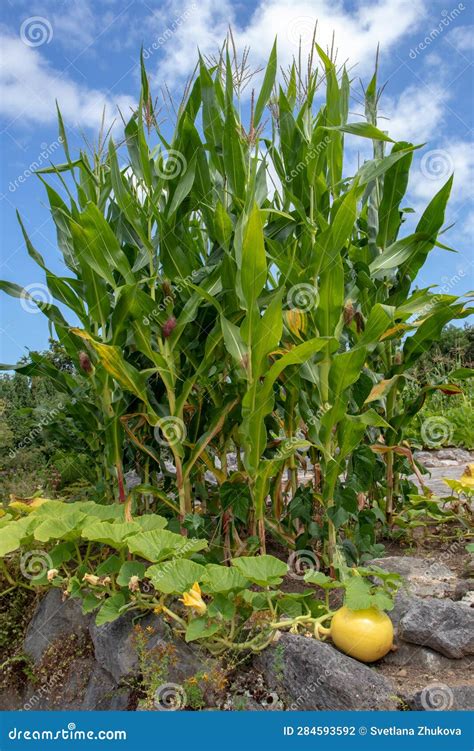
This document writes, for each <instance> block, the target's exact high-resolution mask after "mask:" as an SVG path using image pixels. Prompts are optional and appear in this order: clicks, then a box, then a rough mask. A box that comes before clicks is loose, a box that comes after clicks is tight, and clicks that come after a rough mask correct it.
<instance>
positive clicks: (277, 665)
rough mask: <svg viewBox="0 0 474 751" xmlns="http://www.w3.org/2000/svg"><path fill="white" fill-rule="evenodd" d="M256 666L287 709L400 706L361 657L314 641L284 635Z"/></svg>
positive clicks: (386, 682) (387, 685)
mask: <svg viewBox="0 0 474 751" xmlns="http://www.w3.org/2000/svg"><path fill="white" fill-rule="evenodd" d="M254 665H255V667H256V668H257V669H258V670H260V671H261V672H262V674H263V677H264V679H265V682H266V683H267V684H268V686H269V687H270V688H271V689H272V690H273V691H276V692H277V693H278V696H279V697H280V698H281V699H283V700H284V701H285V702H286V704H287V707H288V709H290V710H299V709H317V710H339V709H347V710H349V709H368V710H371V709H397V706H398V703H397V697H396V696H395V689H394V686H393V684H392V683H391V682H390V681H389V680H388V679H387V678H384V677H383V676H381V675H380V674H378V673H377V672H376V670H375V669H373V668H369V667H367V666H366V665H364V664H362V663H361V662H358V661H357V660H354V659H352V657H348V656H347V655H344V654H342V653H341V652H338V650H337V649H335V648H334V647H333V646H331V645H330V644H325V643H323V642H320V641H317V640H316V639H310V638H306V637H304V636H296V635H293V634H282V636H281V637H280V639H279V641H278V643H277V644H275V645H273V646H271V647H269V648H268V649H266V650H265V651H264V652H262V653H261V654H259V655H258V657H257V658H256V659H255V662H254Z"/></svg>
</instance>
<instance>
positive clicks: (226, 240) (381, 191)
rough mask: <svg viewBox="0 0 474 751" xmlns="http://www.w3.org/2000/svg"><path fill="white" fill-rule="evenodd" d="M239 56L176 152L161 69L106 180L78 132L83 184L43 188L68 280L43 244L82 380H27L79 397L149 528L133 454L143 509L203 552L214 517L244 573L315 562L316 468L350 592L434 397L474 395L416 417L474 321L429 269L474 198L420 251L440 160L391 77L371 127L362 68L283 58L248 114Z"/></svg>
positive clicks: (182, 114)
mask: <svg viewBox="0 0 474 751" xmlns="http://www.w3.org/2000/svg"><path fill="white" fill-rule="evenodd" d="M233 55H234V53H233V52H232V45H231V44H226V45H225V46H224V49H223V52H222V55H221V56H220V57H219V60H218V61H216V62H215V63H214V62H212V63H209V62H206V61H205V60H203V59H202V58H200V59H199V61H198V65H197V68H196V73H195V76H194V79H193V81H192V82H191V85H190V86H189V87H188V88H187V89H186V93H185V96H184V98H183V101H182V103H181V106H180V107H179V109H178V112H177V116H176V122H175V123H174V125H173V131H172V133H171V135H170V134H169V133H168V132H167V131H166V132H165V131H164V130H163V128H162V127H161V126H159V125H158V123H157V117H156V114H155V112H154V105H153V97H152V94H151V92H150V86H149V81H148V77H147V73H146V70H145V67H144V63H143V57H142V60H141V93H140V99H139V102H138V106H137V109H136V111H135V112H134V113H133V114H132V116H131V118H130V120H129V121H128V122H127V123H126V124H125V128H124V143H123V144H122V145H120V146H117V145H116V144H115V143H114V141H113V139H112V138H108V139H104V138H101V139H100V145H99V149H98V151H97V153H95V154H94V155H93V157H92V159H91V158H89V157H88V156H87V155H86V153H85V152H80V153H79V154H78V156H77V157H76V158H73V156H72V155H71V154H70V150H69V147H68V142H67V137H66V132H65V128H64V124H63V122H62V118H61V116H60V114H59V127H60V132H61V136H62V142H63V145H64V150H65V156H66V161H65V162H64V163H63V164H60V165H57V166H53V167H49V168H47V169H43V170H40V171H39V177H40V179H41V180H42V181H43V182H44V183H45V187H46V191H47V195H48V200H49V204H50V209H51V214H52V218H53V221H54V222H55V225H56V229H57V237H58V246H59V248H60V250H61V252H62V255H63V259H64V262H65V264H66V267H67V269H68V271H67V276H57V275H55V274H53V273H52V272H50V271H49V270H48V268H47V266H46V265H45V261H44V259H43V257H42V256H41V255H40V253H39V251H37V250H36V249H35V248H34V247H33V245H32V243H31V241H30V240H29V238H28V236H27V234H26V231H25V230H24V227H23V225H22V230H23V234H24V237H25V242H26V246H27V250H28V252H29V254H30V256H31V257H32V258H33V259H34V260H35V261H36V263H37V264H38V265H39V267H40V268H41V269H42V271H43V272H44V273H45V274H46V283H47V285H48V289H49V291H50V294H51V296H52V298H54V300H55V301H56V302H57V303H61V305H62V306H63V307H65V308H67V309H68V310H69V312H70V319H69V320H66V318H65V316H64V315H63V313H62V312H61V311H60V310H59V308H58V306H57V304H56V303H54V304H53V303H51V304H48V303H44V302H41V301H39V300H38V301H36V304H37V305H38V307H39V308H40V309H41V311H42V312H43V313H44V314H45V315H46V316H47V317H48V319H49V321H50V323H51V325H52V327H53V329H54V332H55V334H56V336H57V337H58V338H59V340H60V341H61V342H62V344H63V345H64V347H65V349H66V351H67V352H68V354H69V355H70V356H71V357H72V358H73V360H74V362H75V363H77V368H76V373H75V374H61V373H58V372H56V371H55V369H54V367H53V366H50V365H48V366H46V365H45V363H44V362H42V361H41V360H38V358H33V359H32V361H31V362H30V363H29V364H28V365H26V366H24V365H21V366H18V367H17V368H16V369H17V370H18V371H20V372H22V373H24V374H26V375H28V376H32V375H35V374H41V375H45V376H47V377H51V378H53V379H54V380H55V382H56V384H57V386H58V387H60V388H62V389H63V390H64V391H66V392H68V393H70V394H75V393H76V389H77V388H78V385H79V386H80V388H81V389H82V390H81V391H80V398H78V399H76V400H75V401H74V402H73V403H71V406H70V409H71V412H72V414H74V415H75V416H76V417H77V419H78V420H80V421H81V424H82V425H83V426H84V432H85V433H87V432H89V433H90V434H91V435H92V436H93V440H94V441H96V442H99V443H101V442H102V443H103V445H104V472H105V474H106V476H107V478H108V480H109V484H110V486H113V495H114V498H115V499H116V500H118V501H120V502H121V503H122V504H125V517H124V518H125V519H126V521H127V523H129V524H133V523H135V522H134V520H133V514H134V513H136V509H137V505H136V503H135V501H134V498H133V497H132V495H128V496H127V491H126V488H125V484H124V468H126V462H127V457H128V456H130V449H133V450H134V452H137V451H138V452H139V456H140V460H139V470H140V475H141V481H142V482H141V485H140V486H139V489H138V490H137V491H136V494H135V495H136V496H137V497H138V495H139V494H140V493H141V494H142V495H143V496H144V497H146V498H154V499H155V503H156V504H158V505H157V508H159V509H160V510H161V509H163V510H164V513H166V514H167V515H168V517H170V516H171V517H173V519H174V522H175V526H174V527H173V529H177V530H178V531H179V532H180V533H181V534H182V535H183V537H186V536H187V535H188V536H189V537H190V540H191V541H192V540H193V537H192V536H191V535H190V528H192V527H193V525H194V524H197V527H198V528H199V529H201V528H204V527H205V522H204V521H203V524H202V525H201V524H200V522H201V521H202V520H204V519H205V518H206V516H207V517H208V518H209V520H210V521H209V524H208V527H209V529H212V528H214V527H215V526H216V525H217V529H218V530H219V536H218V538H217V540H215V541H214V544H215V548H216V551H217V555H218V559H219V560H221V561H225V562H227V563H229V562H230V559H231V558H232V557H234V558H235V557H236V556H237V554H238V555H240V556H241V555H242V553H246V552H251V551H252V550H255V541H256V540H257V541H258V547H259V549H260V553H261V554H262V555H265V553H266V545H267V537H268V535H269V534H270V535H272V536H274V537H276V538H277V539H278V540H279V541H283V542H284V543H285V544H286V545H287V546H288V548H289V549H291V550H294V549H295V548H296V549H298V548H299V547H301V545H302V540H301V534H300V530H299V527H298V526H297V528H296V529H295V528H294V526H292V525H288V524H287V523H286V518H287V516H288V509H289V506H290V504H292V503H293V504H294V502H295V501H296V500H297V499H298V491H299V490H300V487H299V486H300V480H299V473H298V463H299V462H300V461H301V455H302V454H304V453H305V452H306V453H307V455H308V456H309V457H310V458H311V462H312V464H313V467H314V482H313V483H312V485H311V486H310V488H309V489H310V493H311V498H310V506H311V507H310V509H309V512H308V513H309V520H310V522H309V524H310V525H311V524H312V525H313V527H314V526H315V525H317V526H318V528H319V541H320V542H322V549H321V550H320V551H319V553H318V554H319V555H320V556H321V558H322V560H323V563H324V564H325V565H328V566H331V567H332V569H333V572H334V569H338V570H342V569H343V566H344V559H343V555H342V552H343V551H344V550H345V548H341V544H342V543H343V542H344V541H346V542H347V540H348V538H350V535H351V529H353V528H354V525H355V526H356V527H357V528H358V529H363V528H364V527H365V528H366V529H367V528H368V529H369V532H370V535H372V537H373V538H375V531H374V530H375V527H376V525H377V523H378V522H379V521H383V520H385V519H386V520H387V521H388V522H389V523H390V522H391V521H392V520H393V517H394V513H395V512H396V510H397V509H396V505H397V503H400V502H403V498H401V492H400V488H399V482H398V473H399V472H400V471H405V472H406V471H407V466H408V465H407V461H412V456H411V452H410V449H409V447H407V446H405V445H403V437H404V426H405V425H406V423H407V420H408V419H409V418H410V417H411V416H412V415H413V414H415V413H416V412H417V411H418V410H419V409H420V408H421V406H422V404H423V401H424V399H426V397H427V396H428V395H429V393H430V392H431V391H432V390H433V389H439V388H442V389H444V390H445V391H446V390H448V391H452V392H453V393H454V392H456V391H459V389H460V387H459V386H458V385H456V384H457V381H456V383H454V384H449V383H437V384H420V389H419V393H418V395H417V397H416V398H415V399H414V400H412V401H411V402H410V403H409V404H408V405H407V404H405V403H404V401H403V387H404V382H405V379H406V375H407V372H408V371H409V369H410V368H411V367H412V366H413V364H414V363H415V362H416V361H417V359H418V358H419V357H420V356H421V355H422V354H423V353H424V352H426V350H427V349H428V348H429V347H430V345H431V343H432V342H433V341H434V340H435V339H436V338H437V336H438V335H439V332H440V331H441V329H442V327H443V326H444V325H445V324H446V323H448V322H449V321H451V320H454V319H457V318H463V317H465V316H467V315H468V314H469V308H468V307H467V305H466V302H465V300H463V299H461V298H458V297H456V296H454V295H441V296H440V295H437V294H436V293H435V292H434V291H432V290H431V288H428V289H418V288H417V287H416V278H417V274H418V273H419V271H420V269H421V268H422V266H423V264H424V263H425V261H426V259H427V257H428V254H429V253H430V251H431V250H432V249H433V248H435V247H440V248H446V246H445V245H444V244H443V243H442V242H441V241H440V239H439V236H440V234H441V233H442V232H443V222H444V213H445V208H446V204H447V201H448V198H449V193H450V189H451V184H452V178H450V179H449V180H448V181H447V182H446V184H445V185H444V186H443V187H442V188H441V190H440V191H439V192H438V193H437V195H436V196H435V197H434V198H433V199H432V201H431V202H430V203H429V204H428V206H427V208H426V209H425V211H424V212H423V214H422V216H421V217H420V219H419V221H418V223H417V225H416V228H415V230H414V232H412V233H411V234H407V235H404V234H402V230H403V224H404V220H405V214H406V213H407V212H406V209H401V206H402V201H403V198H404V195H405V192H406V188H407V183H408V174H409V169H410V165H411V160H412V156H413V152H414V151H415V150H416V149H418V148H420V146H419V145H416V144H411V143H407V142H404V141H400V142H395V141H394V140H393V139H392V138H391V137H390V135H389V134H388V133H387V132H385V131H382V130H380V129H379V127H378V124H377V102H378V98H379V92H378V91H377V74H375V75H374V77H373V78H372V80H371V82H370V83H369V85H368V87H367V90H366V102H365V113H364V119H362V120H358V121H349V97H350V89H351V81H350V79H349V76H348V73H347V71H346V70H345V68H343V69H342V70H341V71H338V69H337V68H336V65H335V62H334V61H333V60H332V59H331V58H330V57H329V56H328V55H327V54H326V53H325V52H324V51H323V50H322V49H321V48H320V47H319V46H318V45H316V46H315V49H314V52H313V53H312V54H311V56H310V61H309V66H308V69H307V72H306V73H303V71H302V69H301V65H300V64H299V63H297V62H294V63H293V65H291V67H290V70H289V71H288V73H287V74H285V75H284V76H283V79H282V80H281V81H278V80H277V70H278V64H277V47H276V43H275V45H274V47H273V49H272V51H271V54H270V58H269V61H268V65H267V67H266V70H265V73H264V76H263V81H262V84H261V87H260V90H259V91H258V92H257V93H254V94H253V95H252V97H251V105H250V108H246V107H245V106H243V103H242V100H241V81H240V80H239V77H238V76H236V75H235V58H234V57H233ZM323 88H324V89H325V98H324V101H323V103H322V104H321V105H320V104H319V102H320V98H319V97H316V93H317V92H318V90H319V89H323ZM246 109H249V112H248V124H247V121H246V122H244V119H243V117H244V116H243V113H244V112H246ZM267 112H268V113H269V114H268V118H267ZM266 118H267V119H266ZM348 135H349V136H351V137H356V138H362V139H365V141H366V142H367V141H368V142H371V143H372V145H373V158H372V159H369V160H368V161H366V162H364V163H363V164H362V166H361V167H360V168H359V169H358V170H357V171H356V172H355V173H354V174H351V175H348V174H347V172H346V170H345V167H344V150H345V138H347V136H348ZM105 141H107V143H105ZM386 149H390V151H389V153H386ZM51 180H55V185H56V188H57V189H58V190H59V191H60V192H57V190H56V188H53V187H52V185H51ZM60 193H61V194H60ZM0 286H1V288H2V289H3V290H4V291H5V292H7V293H8V294H11V295H15V296H17V297H22V296H25V295H27V293H26V292H25V291H24V290H22V289H21V288H20V287H18V286H17V285H14V284H12V283H11V282H1V283H0ZM5 367H11V366H5ZM366 450H368V451H369V452H370V451H373V452H374V457H373V463H372V470H373V473H374V472H375V469H374V468H375V467H379V466H380V462H382V461H383V462H384V464H385V470H386V472H385V474H386V481H385V488H384V489H383V490H382V492H381V493H379V495H378V497H377V498H375V497H374V498H372V499H371V501H370V503H371V504H372V505H371V507H370V508H368V509H365V510H362V511H359V509H358V504H357V498H356V492H360V493H363V494H365V495H366V496H367V497H371V490H372V488H373V486H374V484H375V479H374V477H369V478H368V479H367V478H365V479H364V481H363V483H362V481H360V480H359V478H358V476H357V472H356V469H355V468H356V461H355V457H356V458H357V456H358V455H361V454H360V452H362V451H366ZM229 454H233V456H234V458H235V461H236V464H237V468H235V467H232V466H231V464H230V462H229V461H228V458H229ZM169 462H171V464H172V469H173V471H172V472H171V471H170V470H169V469H168V468H167V467H169ZM377 462H378V464H377ZM209 472H210V473H211V474H212V476H213V483H212V484H211V483H210V482H209V475H208V473H209ZM285 474H286V477H287V478H288V480H287V483H286V487H285V490H284V491H283V490H282V487H283V480H284V478H285ZM163 476H164V477H165V480H166V481H165V482H163V480H162V478H163ZM377 482H378V481H377ZM380 495H381V496H382V497H380ZM104 500H110V499H104ZM122 510H123V509H122ZM104 523H105V522H104ZM137 523H138V522H137ZM143 534H149V535H151V534H152V530H146V531H144V532H143ZM153 534H155V535H157V536H158V537H160V536H162V534H163V533H159V530H153ZM370 535H369V536H370ZM209 536H213V533H212V532H210V535H209ZM362 536H363V534H362V533H361V534H360V537H362ZM308 539H309V544H312V542H311V536H310V535H309V536H308V535H307V536H306V537H305V540H308ZM90 542H91V543H92V542H100V541H98V540H96V541H94V540H91V541H90ZM305 544H306V542H305ZM129 552H131V551H130V550H129ZM158 563H159V562H157V565H158ZM197 581H198V579H197ZM187 583H189V582H187ZM198 583H199V581H198ZM202 583H203V586H204V582H202ZM192 584H193V582H190V583H189V585H190V586H191V585H192ZM118 594H121V596H122V595H123V593H117V600H116V601H117V602H119V601H121V597H118Z"/></svg>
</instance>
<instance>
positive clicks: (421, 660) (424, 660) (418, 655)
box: [383, 641, 471, 675]
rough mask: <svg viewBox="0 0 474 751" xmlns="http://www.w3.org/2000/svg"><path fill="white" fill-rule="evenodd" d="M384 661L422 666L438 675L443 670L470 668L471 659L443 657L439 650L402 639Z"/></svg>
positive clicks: (423, 668) (386, 662) (392, 663)
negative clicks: (435, 650)
mask: <svg viewBox="0 0 474 751" xmlns="http://www.w3.org/2000/svg"><path fill="white" fill-rule="evenodd" d="M383 662H384V664H386V665H400V666H401V667H403V666H405V665H410V666H411V667H416V668H420V670H426V671H429V672H430V673H432V674H433V675H436V673H437V672H438V671H441V670H457V669H461V670H462V669H464V670H465V669H468V668H469V666H470V663H471V660H470V659H469V658H467V657H466V658H464V659H459V660H451V659H449V658H448V657H443V655H441V654H439V653H438V652H434V651H433V650H432V649H427V648H426V647H420V646H419V645H418V644H410V643H409V642H406V641H400V642H399V644H398V645H397V649H396V650H394V651H393V652H389V653H388V654H387V655H385V657H384V658H383Z"/></svg>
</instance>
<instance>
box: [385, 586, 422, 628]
mask: <svg viewBox="0 0 474 751" xmlns="http://www.w3.org/2000/svg"><path fill="white" fill-rule="evenodd" d="M416 600H417V598H416V597H410V595H408V594H407V593H406V592H404V591H403V590H402V591H400V592H397V594H396V596H395V605H394V607H393V610H390V611H389V612H388V613H387V615H388V616H389V618H390V620H391V621H392V623H393V628H394V629H395V633H397V631H398V624H399V623H400V620H401V619H402V618H403V616H404V615H405V613H406V612H408V610H410V608H411V607H412V606H413V604H414V603H415V602H416Z"/></svg>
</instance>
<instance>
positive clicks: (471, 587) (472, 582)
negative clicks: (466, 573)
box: [453, 579, 474, 600]
mask: <svg viewBox="0 0 474 751" xmlns="http://www.w3.org/2000/svg"><path fill="white" fill-rule="evenodd" d="M471 592H474V579H459V581H458V583H457V584H456V589H455V591H454V595H453V600H462V599H463V598H464V597H466V595H468V594H470V593H471Z"/></svg>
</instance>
